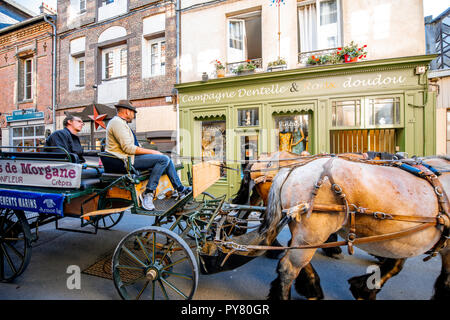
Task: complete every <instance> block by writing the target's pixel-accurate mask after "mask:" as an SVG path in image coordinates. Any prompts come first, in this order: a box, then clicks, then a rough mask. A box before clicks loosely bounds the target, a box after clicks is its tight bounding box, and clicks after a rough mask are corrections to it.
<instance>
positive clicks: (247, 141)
mask: <svg viewBox="0 0 450 320" xmlns="http://www.w3.org/2000/svg"><path fill="white" fill-rule="evenodd" d="M238 150H239V151H238V152H239V153H240V160H241V161H242V162H241V178H243V177H244V169H245V167H246V166H247V165H248V164H249V161H251V160H257V159H258V152H259V134H258V133H256V132H255V133H250V134H242V135H240V136H239V148H238Z"/></svg>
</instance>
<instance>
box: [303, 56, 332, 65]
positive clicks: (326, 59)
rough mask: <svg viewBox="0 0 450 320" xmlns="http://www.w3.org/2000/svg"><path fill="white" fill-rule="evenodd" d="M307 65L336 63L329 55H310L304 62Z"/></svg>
mask: <svg viewBox="0 0 450 320" xmlns="http://www.w3.org/2000/svg"><path fill="white" fill-rule="evenodd" d="M306 63H307V64H310V65H316V64H317V65H321V64H331V63H336V62H335V57H333V55H330V54H323V55H312V56H309V57H308V60H307V61H306Z"/></svg>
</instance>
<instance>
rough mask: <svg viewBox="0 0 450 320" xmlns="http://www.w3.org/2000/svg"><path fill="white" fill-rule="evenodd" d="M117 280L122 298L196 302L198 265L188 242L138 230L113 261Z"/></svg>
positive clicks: (125, 240) (162, 231) (121, 245)
mask: <svg viewBox="0 0 450 320" xmlns="http://www.w3.org/2000/svg"><path fill="white" fill-rule="evenodd" d="M112 270H113V280H114V285H115V286H116V289H117V291H118V292H119V294H120V296H121V297H122V299H126V300H133V299H134V300H140V299H143V300H146V299H149V300H164V299H165V300H175V299H192V297H193V296H194V293H195V290H196V289H197V284H198V266H197V262H196V259H195V257H194V254H193V253H192V251H191V249H190V248H189V246H188V245H187V244H186V242H185V241H184V240H183V239H182V238H181V237H180V236H178V235H177V234H176V233H174V232H172V231H170V230H167V229H164V228H161V227H156V226H152V227H147V228H141V229H138V230H135V231H133V232H131V233H129V234H128V235H127V236H125V238H123V239H122V240H121V241H120V243H119V244H118V246H117V247H116V250H115V252H114V255H113V259H112Z"/></svg>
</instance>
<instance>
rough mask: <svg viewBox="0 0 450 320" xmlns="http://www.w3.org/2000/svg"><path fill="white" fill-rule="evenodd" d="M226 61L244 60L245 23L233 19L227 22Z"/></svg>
mask: <svg viewBox="0 0 450 320" xmlns="http://www.w3.org/2000/svg"><path fill="white" fill-rule="evenodd" d="M228 24H229V29H228V32H229V33H228V59H227V60H228V61H229V62H238V61H243V60H245V58H246V57H245V56H246V54H245V49H246V48H245V21H244V20H237V19H233V20H230V21H229V22H228Z"/></svg>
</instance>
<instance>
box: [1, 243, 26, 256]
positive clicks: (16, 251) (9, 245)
mask: <svg viewBox="0 0 450 320" xmlns="http://www.w3.org/2000/svg"><path fill="white" fill-rule="evenodd" d="M5 245H7V246H8V247H10V248H11V250H12V251H13V252H14V253H15V254H16V256H18V257H19V258H20V259H21V260H23V259H24V256H23V255H22V254H21V253H20V252H19V251H18V250H17V249H16V248H14V247H13V246H12V245H11V244H10V243H8V242H5Z"/></svg>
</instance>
